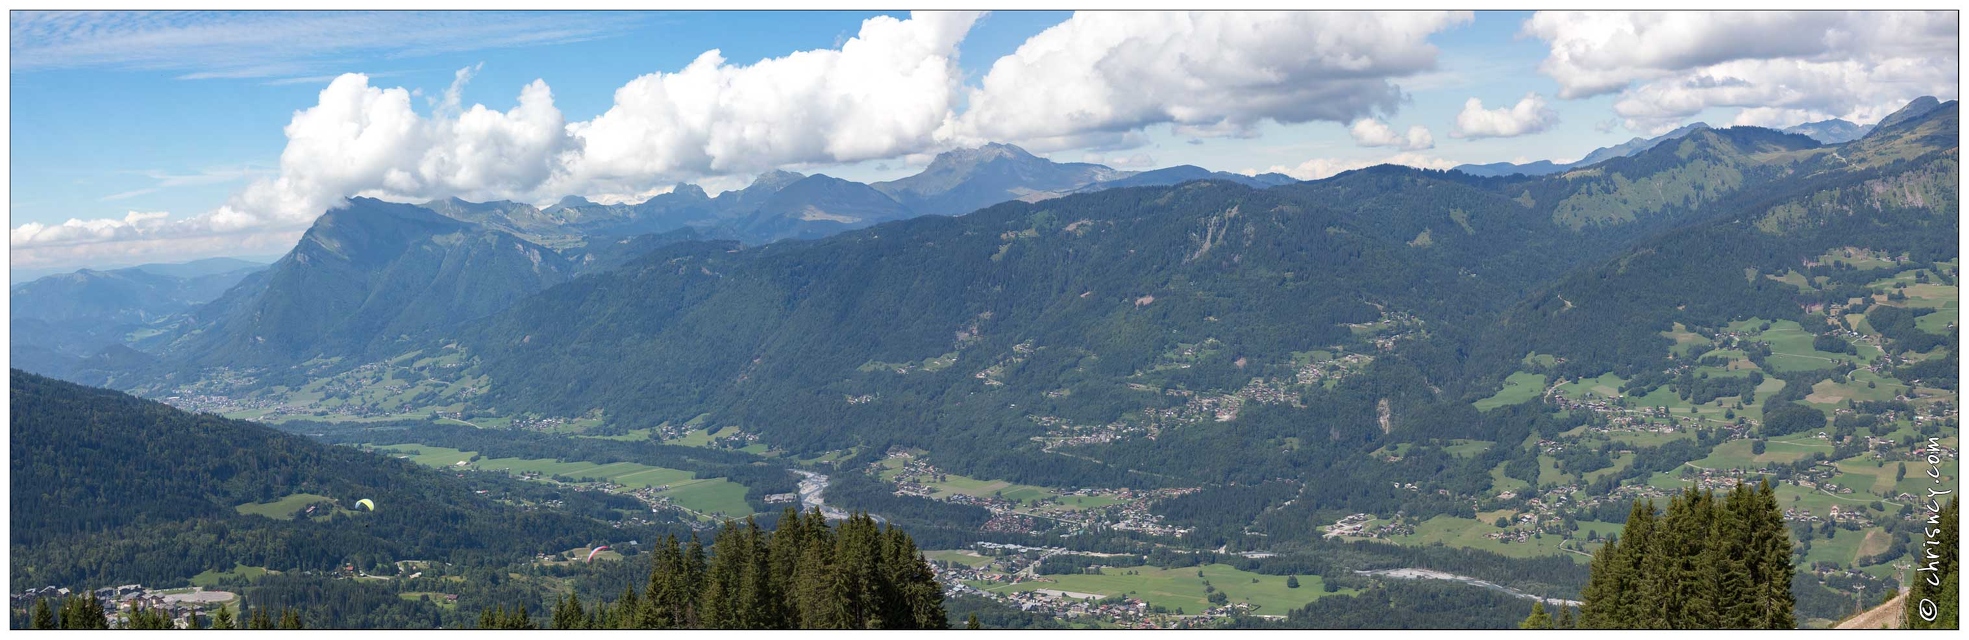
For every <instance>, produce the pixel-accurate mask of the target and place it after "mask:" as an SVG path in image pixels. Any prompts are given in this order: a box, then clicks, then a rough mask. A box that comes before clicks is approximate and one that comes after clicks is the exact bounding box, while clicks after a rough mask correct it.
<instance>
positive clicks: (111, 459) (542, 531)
mask: <svg viewBox="0 0 1969 640" xmlns="http://www.w3.org/2000/svg"><path fill="white" fill-rule="evenodd" d="M11 379H12V380H11V388H10V391H9V395H8V398H9V401H10V402H11V405H12V410H13V411H12V414H13V418H12V420H13V421H12V424H11V425H10V428H9V442H10V445H11V454H10V469H11V471H10V474H11V475H10V478H11V483H12V485H11V486H12V489H13V491H14V492H15V493H14V498H13V499H12V501H11V503H10V504H9V510H10V512H9V523H10V527H11V534H10V539H9V541H8V542H9V557H10V563H11V565H12V567H13V575H12V584H11V585H10V588H12V589H14V590H15V591H18V590H20V589H22V588H24V587H28V586H41V585H44V584H58V585H74V586H84V585H97V586H101V585H113V584H127V583H135V582H142V583H151V584H154V583H165V584H169V583H173V582H182V581H183V580H185V579H188V578H190V577H192V576H193V575H195V574H198V573H201V572H204V571H206V570H214V571H230V570H231V569H232V568H233V567H234V565H235V564H236V563H239V564H246V565H249V566H258V567H266V568H271V569H277V570H299V569H313V570H325V569H330V568H333V567H336V566H340V565H343V564H355V565H358V566H362V567H369V566H372V565H376V564H387V563H389V562H392V561H395V560H404V559H420V560H444V561H450V562H461V563H478V562H492V563H495V564H503V563H507V562H512V561H515V560H519V559H522V558H526V557H529V556H531V555H532V554H534V553H540V552H548V551H555V552H558V551H561V550H565V549H568V548H572V547H577V546H582V545H585V544H593V543H597V542H601V541H606V540H610V539H614V538H615V537H617V536H622V535H624V534H623V532H622V530H620V529H617V528H615V527H612V526H610V525H609V524H608V523H606V522H604V521H601V520H597V519H592V518H589V517H584V516H580V515H575V514H574V513H572V510H573V509H574V508H575V506H576V505H580V506H583V507H587V508H588V510H590V511H592V512H593V513H596V514H606V513H608V512H610V511H611V510H612V509H620V508H624V507H629V508H632V509H634V510H636V511H641V510H642V509H640V508H638V507H635V506H634V505H636V504H638V503H635V502H633V501H627V503H626V504H614V502H621V501H622V500H616V501H610V500H604V499H601V498H584V497H583V495H585V494H577V493H574V492H561V494H560V495H558V496H557V497H556V499H560V500H564V501H566V503H567V504H568V505H569V506H568V507H566V508H562V509H545V508H538V507H530V508H522V507H521V506H518V505H520V504H523V503H526V502H530V500H528V496H522V495H513V494H509V493H507V492H503V491H502V492H498V493H495V494H487V495H480V494H477V493H474V491H473V490H472V489H471V488H468V487H467V486H466V485H465V484H464V483H463V482H461V481H458V480H455V479H453V478H451V477H447V476H446V475H444V474H440V473H439V472H435V471H431V470H428V469H423V468H420V467H418V466H417V465H414V464H411V463H410V462H407V461H403V460H397V459H393V458H387V457H383V456H379V455H375V454H371V453H365V452H362V451H357V450H355V449H352V448H346V447H336V446H330V445H325V444H321V443H318V442H315V441H312V440H310V439H308V438H305V437H302V436H298V435H292V434H287V433H282V432H279V431H275V430H273V429H269V428H267V427H264V426H261V425H258V424H254V423H250V422H243V421H235V420H226V419H222V418H218V417H214V416H210V415H194V414H190V413H186V412H183V411H179V410H177V409H173V408H171V407H169V406H166V405H163V404H159V403H156V402H151V401H148V400H141V399H137V398H133V397H130V396H127V395H124V394H121V393H117V392H114V391H107V390H102V389H92V388H88V387H82V386H79V385H74V384H70V383H66V382H61V381H57V380H52V379H48V378H43V377H40V376H36V375H33V374H28V373H24V372H21V371H19V370H14V371H13V372H12V374H11ZM282 499H285V500H286V502H287V503H291V505H292V506H291V507H289V508H288V511H289V513H283V514H276V515H261V514H262V513H271V512H269V511H266V508H271V507H272V506H274V505H266V504H264V503H273V502H275V501H281V500H282ZM362 499H369V500H371V501H373V502H374V503H375V505H376V508H375V510H374V511H369V510H366V509H363V508H362V507H358V506H357V505H356V502H357V501H358V500H362ZM535 499H537V497H536V498H535ZM623 500H626V499H623ZM256 505H257V506H259V507H260V508H258V509H256V508H255V507H256ZM242 506H246V507H248V508H247V509H244V510H242V509H240V507H242ZM304 507H312V508H310V509H307V510H306V511H305V512H304V509H303V508H304ZM248 511H253V512H254V513H248ZM310 516H311V517H310ZM618 517H619V516H618Z"/></svg>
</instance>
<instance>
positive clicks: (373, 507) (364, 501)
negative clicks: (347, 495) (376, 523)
mask: <svg viewBox="0 0 1969 640" xmlns="http://www.w3.org/2000/svg"><path fill="white" fill-rule="evenodd" d="M356 506H358V507H367V508H368V509H369V510H370V511H375V510H376V503H375V502H371V501H370V500H369V499H368V498H363V499H361V500H357V501H356Z"/></svg>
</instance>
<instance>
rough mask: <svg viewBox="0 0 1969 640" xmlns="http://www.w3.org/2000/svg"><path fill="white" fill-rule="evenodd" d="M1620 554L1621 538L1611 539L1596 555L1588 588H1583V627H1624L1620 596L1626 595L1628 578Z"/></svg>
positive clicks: (1580, 607) (1589, 572) (1580, 624)
mask: <svg viewBox="0 0 1969 640" xmlns="http://www.w3.org/2000/svg"><path fill="white" fill-rule="evenodd" d="M1620 553H1621V549H1620V540H1618V539H1608V540H1607V543H1606V544H1605V545H1602V546H1601V547H1600V551H1599V552H1598V553H1595V554H1593V562H1592V564H1591V565H1589V567H1588V573H1587V579H1586V588H1585V589H1583V590H1581V591H1580V597H1581V598H1583V599H1584V602H1581V603H1580V605H1579V627H1580V628H1581V629H1619V628H1620V622H1621V618H1620V599H1621V598H1622V597H1623V596H1625V595H1626V594H1625V591H1624V588H1625V587H1624V585H1625V580H1624V578H1623V577H1622V575H1621V574H1620V568H1619V565H1617V564H1615V560H1614V559H1615V558H1616V557H1617V556H1619V555H1620Z"/></svg>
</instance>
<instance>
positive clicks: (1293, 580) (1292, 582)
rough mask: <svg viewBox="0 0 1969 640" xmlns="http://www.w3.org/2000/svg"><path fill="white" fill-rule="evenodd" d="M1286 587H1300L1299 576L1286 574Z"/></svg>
mask: <svg viewBox="0 0 1969 640" xmlns="http://www.w3.org/2000/svg"><path fill="white" fill-rule="evenodd" d="M1285 588H1287V589H1297V588H1299V576H1286V577H1285Z"/></svg>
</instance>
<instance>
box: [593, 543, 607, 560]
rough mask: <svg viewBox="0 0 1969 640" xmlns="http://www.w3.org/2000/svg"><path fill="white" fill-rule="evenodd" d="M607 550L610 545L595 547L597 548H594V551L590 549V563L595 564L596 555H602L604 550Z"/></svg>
mask: <svg viewBox="0 0 1969 640" xmlns="http://www.w3.org/2000/svg"><path fill="white" fill-rule="evenodd" d="M607 548H608V545H602V546H599V547H595V548H593V549H590V550H588V561H589V562H594V561H595V554H597V553H601V552H602V550H603V549H607Z"/></svg>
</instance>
